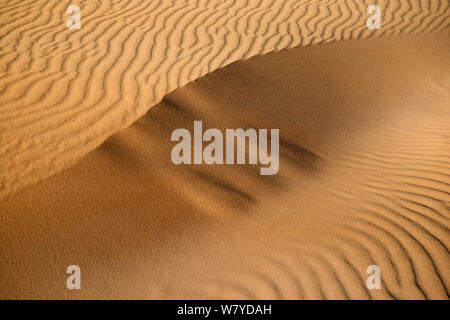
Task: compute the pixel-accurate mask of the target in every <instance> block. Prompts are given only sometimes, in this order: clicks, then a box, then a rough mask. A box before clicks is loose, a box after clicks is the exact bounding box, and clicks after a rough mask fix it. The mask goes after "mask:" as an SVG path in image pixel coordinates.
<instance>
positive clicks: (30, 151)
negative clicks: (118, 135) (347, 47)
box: [0, 0, 450, 197]
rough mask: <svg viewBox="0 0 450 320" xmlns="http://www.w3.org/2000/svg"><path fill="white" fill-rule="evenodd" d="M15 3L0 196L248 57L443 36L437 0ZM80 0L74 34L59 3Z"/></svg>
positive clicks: (2, 119)
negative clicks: (372, 14)
mask: <svg viewBox="0 0 450 320" xmlns="http://www.w3.org/2000/svg"><path fill="white" fill-rule="evenodd" d="M372 3H373V1H362V0H352V1H347V0H345V1H344V0H328V1H326V0H317V1H314V0H308V1H307V0H296V1H294V0H288V1H278V0H254V1H244V0H237V1H222V0H174V1H157V0H154V1H142V0H131V1H76V3H73V2H72V1H71V0H63V1H60V0H58V1H56V0H51V1H48V0H40V1H36V0H35V1H31V0H20V1H2V4H1V5H0V21H1V28H0V70H1V76H0V197H2V196H5V195H7V194H10V193H11V192H14V191H16V190H18V189H20V188H21V187H23V186H26V185H28V184H30V183H32V182H36V181H38V180H40V179H42V178H44V177H47V176H49V175H51V174H54V173H56V172H59V171H61V170H62V169H63V168H66V167H68V166H69V165H71V164H73V163H75V162H76V160H78V159H80V157H81V156H83V155H85V154H87V153H88V152H89V151H92V150H93V149H95V148H96V147H98V146H99V145H100V144H101V143H102V142H103V141H104V140H105V139H106V138H107V137H109V136H111V135H112V134H113V133H114V132H116V131H118V130H120V129H123V128H125V127H127V126H129V125H130V124H131V123H133V122H134V121H136V120H137V119H138V118H140V117H141V116H142V115H144V114H145V113H146V112H147V111H148V109H149V108H150V107H152V106H154V105H155V104H156V103H158V102H160V101H161V99H162V98H163V97H164V95H166V94H167V93H169V92H171V91H173V90H174V89H176V88H178V87H181V86H183V85H185V84H187V83H189V82H191V81H193V80H195V79H197V78H199V77H201V76H203V75H205V74H207V73H209V72H211V71H213V70H215V69H218V68H220V67H224V66H226V65H228V64H230V63H231V62H233V61H237V60H242V59H246V58H249V57H251V56H254V55H258V54H262V53H267V52H270V51H276V50H280V49H284V48H293V47H295V46H299V45H303V46H306V45H312V44H317V43H321V42H330V41H334V40H345V39H363V38H367V37H370V36H383V35H397V34H420V33H423V32H434V31H446V32H448V27H449V19H450V6H449V3H448V1H441V0H429V1H423V0H389V1H388V0H384V1H382V0H380V1H376V4H378V5H379V6H380V7H381V9H382V12H383V28H382V29H380V30H377V31H371V30H368V29H367V28H366V26H365V22H366V19H367V16H368V15H367V14H366V8H367V5H368V4H372ZM70 4H79V5H80V7H81V17H82V18H81V23H82V27H81V29H80V30H68V29H67V28H66V24H65V22H66V19H67V17H68V14H67V13H66V8H67V7H68V6H69V5H70Z"/></svg>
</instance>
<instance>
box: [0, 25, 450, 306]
mask: <svg viewBox="0 0 450 320" xmlns="http://www.w3.org/2000/svg"><path fill="white" fill-rule="evenodd" d="M445 21H447V26H448V18H447V20H445ZM430 25H433V24H432V23H430ZM448 40H449V34H448V32H434V33H429V34H428V33H427V34H424V35H415V36H398V35H393V36H386V37H383V38H380V39H365V40H349V41H338V42H335V43H329V44H319V45H317V46H306V47H298V48H294V49H289V50H284V51H281V52H276V53H271V54H267V55H262V56H258V57H254V58H252V59H249V60H246V61H240V62H236V63H233V64H231V65H229V66H227V67H225V68H223V69H220V70H217V71H215V72H212V73H211V74H208V75H207V76H205V77H202V78H200V79H198V80H196V81H194V82H193V83H190V84H189V85H187V86H185V87H183V88H180V89H177V90H176V91H174V92H173V93H171V94H169V95H167V96H166V97H165V98H164V99H163V101H162V102H161V103H159V104H157V105H156V106H155V107H154V108H152V109H150V111H149V112H147V113H146V114H145V116H143V117H142V118H140V119H139V120H138V121H136V122H135V123H134V124H133V125H131V126H130V127H128V128H127V129H125V130H122V131H119V132H116V133H115V134H114V135H113V136H112V137H110V138H109V139H107V140H106V141H105V142H104V143H103V144H102V145H101V146H100V147H98V148H96V149H95V150H94V151H92V152H90V153H89V154H88V155H87V156H86V157H84V158H83V159H81V160H80V161H78V162H77V163H76V164H75V165H74V166H72V167H71V168H69V169H67V170H64V171H62V172H61V173H58V174H55V175H53V176H51V177H50V178H47V179H44V180H42V181H40V182H38V183H35V184H33V185H31V186H28V187H26V188H24V189H22V190H20V191H19V192H17V193H15V194H14V195H10V196H8V197H6V198H5V199H4V200H2V202H1V203H0V210H1V215H0V250H1V257H2V259H0V281H1V285H0V297H2V298H191V299H193V298H233V299H234V298H258V299H268V298H275V299H278V298H280V299H448V297H449V287H450V274H449V270H450V260H449V251H448V250H449V245H450V232H449V227H450V223H449V218H450V61H449V58H448V57H449V52H450V42H449V41H448ZM111 79H112V75H111ZM72 90H76V89H75V88H73V89H72ZM194 120H202V121H203V125H204V127H205V129H206V128H218V129H221V130H225V129H226V128H244V129H245V128H279V129H280V170H279V172H278V174H277V175H274V176H261V175H260V174H259V166H258V165H235V166H232V165H229V166H226V165H224V166H221V165H212V166H208V165H191V166H189V165H181V166H175V165H174V164H173V163H172V161H171V158H170V152H171V149H172V147H173V145H174V143H172V142H171V141H170V136H171V133H172V131H173V130H175V129H177V128H187V129H189V130H191V131H192V127H193V121H194ZM70 264H76V265H79V266H80V267H81V270H82V286H83V287H82V289H81V290H79V291H76V290H75V291H69V290H67V289H66V288H65V281H66V276H67V275H66V273H65V270H66V268H67V266H68V265H70ZM369 265H378V266H379V267H380V269H381V274H382V277H381V279H382V280H381V289H380V290H369V289H368V288H367V287H366V279H367V278H368V277H369V275H368V274H366V269H367V267H368V266H369Z"/></svg>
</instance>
